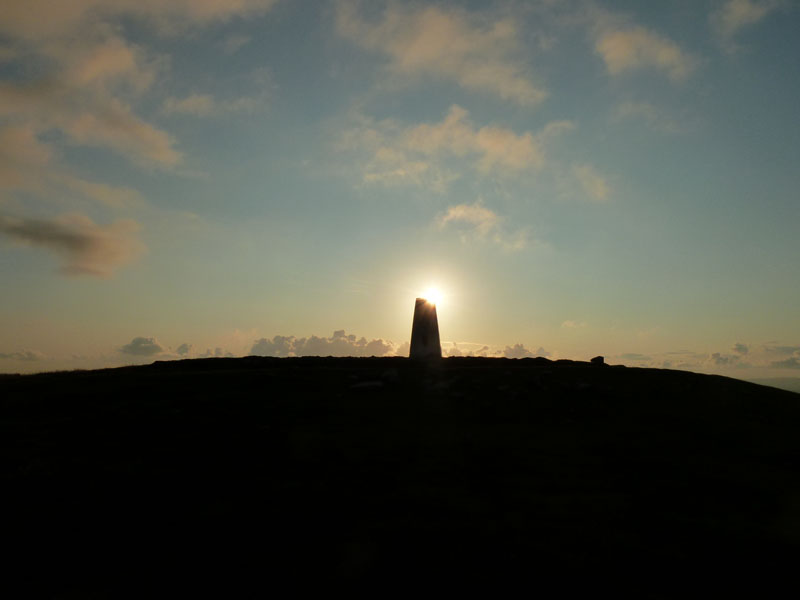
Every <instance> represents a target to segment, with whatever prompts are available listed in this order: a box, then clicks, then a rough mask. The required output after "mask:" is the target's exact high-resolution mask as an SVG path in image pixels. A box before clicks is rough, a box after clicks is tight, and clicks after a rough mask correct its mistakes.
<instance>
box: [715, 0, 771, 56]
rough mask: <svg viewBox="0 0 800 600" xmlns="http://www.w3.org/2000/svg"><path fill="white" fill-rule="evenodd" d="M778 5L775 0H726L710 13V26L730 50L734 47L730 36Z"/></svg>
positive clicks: (762, 17) (760, 18) (756, 21)
mask: <svg viewBox="0 0 800 600" xmlns="http://www.w3.org/2000/svg"><path fill="white" fill-rule="evenodd" d="M779 6H780V2H779V1H777V0H727V1H726V2H725V3H724V4H723V5H722V6H721V7H720V8H719V9H718V10H716V11H714V12H713V13H711V17H710V19H711V26H712V28H713V29H714V31H715V32H716V33H717V35H718V36H720V38H721V40H722V41H723V43H725V44H726V45H728V47H729V49H731V50H732V49H735V48H734V46H732V45H731V38H733V37H734V36H735V35H736V34H737V33H739V31H741V30H742V29H744V28H746V27H749V26H751V25H755V24H756V23H758V22H759V21H761V20H762V19H764V17H766V16H767V15H768V14H770V13H771V12H773V11H774V10H775V9H777V8H779Z"/></svg>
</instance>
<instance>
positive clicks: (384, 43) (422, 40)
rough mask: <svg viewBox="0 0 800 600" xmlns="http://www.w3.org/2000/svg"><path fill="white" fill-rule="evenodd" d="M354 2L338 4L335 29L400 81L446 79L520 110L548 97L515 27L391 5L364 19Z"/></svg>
mask: <svg viewBox="0 0 800 600" xmlns="http://www.w3.org/2000/svg"><path fill="white" fill-rule="evenodd" d="M362 12H363V9H362V5H361V3H359V2H356V1H350V0H342V1H340V2H338V3H337V11H336V29H337V31H338V32H339V34H340V35H342V36H343V37H345V38H347V39H349V40H351V41H353V42H354V43H356V44H358V45H360V46H361V47H363V48H365V49H368V50H372V51H375V52H379V53H381V54H383V55H384V56H386V57H387V58H388V59H389V70H390V72H391V74H392V76H393V77H397V76H401V75H402V76H430V77H438V78H447V79H450V80H452V81H454V82H456V83H457V84H458V85H460V86H461V87H462V88H464V89H466V90H470V91H479V92H484V93H488V94H492V95H497V96H499V97H500V98H503V99H505V100H508V101H511V102H515V103H517V104H520V105H522V106H535V105H537V104H539V103H540V102H542V100H544V99H545V98H546V96H547V93H546V92H545V90H544V89H543V88H542V87H541V86H539V85H537V84H536V83H534V82H533V80H532V78H531V77H530V75H529V74H528V68H527V66H526V64H525V61H524V56H525V52H524V49H523V47H522V44H521V40H520V34H519V31H518V29H517V25H516V23H515V22H514V21H513V20H511V19H508V18H504V19H492V18H488V17H486V16H483V15H481V14H477V13H472V12H469V11H466V10H462V9H457V8H452V7H442V6H427V7H419V6H413V5H407V4H403V3H390V4H389V5H388V7H387V8H386V9H385V11H384V12H383V14H382V15H381V16H380V18H379V19H377V20H366V19H364V18H362Z"/></svg>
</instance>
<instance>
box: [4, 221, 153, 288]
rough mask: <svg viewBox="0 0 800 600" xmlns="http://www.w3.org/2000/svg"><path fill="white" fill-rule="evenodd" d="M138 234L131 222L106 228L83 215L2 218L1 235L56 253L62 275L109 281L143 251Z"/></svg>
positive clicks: (116, 223)
mask: <svg viewBox="0 0 800 600" xmlns="http://www.w3.org/2000/svg"><path fill="white" fill-rule="evenodd" d="M138 230H139V225H138V224H137V223H136V222H135V221H132V220H119V221H116V222H114V223H112V224H110V225H105V226H104V225H98V224H96V223H94V222H93V221H92V220H91V219H90V218H89V217H87V216H84V215H65V216H62V217H59V218H57V219H53V220H43V219H24V218H16V217H10V216H0V233H4V234H6V235H7V236H9V237H10V238H11V239H12V240H14V241H16V242H19V243H22V244H26V245H31V246H35V247H40V248H45V249H47V250H50V251H51V252H53V253H55V254H56V255H57V256H58V257H59V258H60V259H61V261H62V266H61V268H60V271H61V273H63V274H65V275H70V276H77V275H89V276H93V277H102V278H107V277H110V276H111V275H112V274H113V273H114V270H115V269H117V268H118V267H120V266H122V265H124V264H126V263H129V262H131V261H133V260H134V259H135V258H137V257H138V256H139V255H140V254H141V253H142V251H143V250H144V245H143V244H142V243H141V242H140V241H139V239H138V238H137V237H136V233H137V231H138Z"/></svg>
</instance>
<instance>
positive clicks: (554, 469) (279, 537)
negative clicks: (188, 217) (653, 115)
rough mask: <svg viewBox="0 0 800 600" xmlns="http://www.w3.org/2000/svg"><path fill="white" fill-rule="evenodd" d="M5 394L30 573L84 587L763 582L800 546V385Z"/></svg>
mask: <svg viewBox="0 0 800 600" xmlns="http://www.w3.org/2000/svg"><path fill="white" fill-rule="evenodd" d="M0 398H2V402H1V403H0V427H1V428H2V429H0V433H1V434H2V439H3V446H4V451H3V454H2V457H3V458H2V461H3V462H2V477H3V483H4V488H5V489H7V490H8V493H7V494H6V499H7V501H8V503H9V507H10V508H9V512H8V513H7V514H12V515H14V518H13V519H12V520H11V523H10V525H8V527H7V529H8V531H7V533H8V534H9V535H10V536H11V537H10V538H9V539H13V540H14V545H15V548H16V556H15V561H16V563H15V565H16V566H15V568H14V570H15V572H16V573H17V574H18V575H19V576H20V578H22V579H25V580H26V581H27V585H28V586H30V589H43V590H45V591H47V592H52V593H53V594H56V593H57V594H58V595H60V597H69V595H70V594H71V593H74V594H75V596H76V597H78V596H81V595H85V594H86V593H87V592H93V593H97V594H99V595H100V596H102V595H103V594H106V593H107V594H108V595H109V597H118V596H120V595H124V594H123V592H130V591H131V590H133V589H139V587H138V586H140V585H141V586H143V587H144V588H145V589H152V588H148V586H149V585H155V584H153V583H152V582H154V581H156V576H157V575H160V577H159V579H160V578H161V577H163V576H166V577H167V579H168V580H169V581H170V582H171V584H172V585H173V586H177V588H176V589H179V590H184V591H185V590H187V589H189V588H192V587H198V586H199V587H201V588H205V587H207V586H211V585H221V586H222V589H224V590H227V591H230V589H231V588H232V587H235V588H238V589H239V592H241V591H242V590H250V589H261V590H262V591H263V590H264V589H267V588H269V587H270V586H271V585H273V583H274V582H277V581H281V582H284V583H286V582H290V583H292V584H293V585H294V586H306V585H316V584H321V585H323V584H324V585H341V584H347V585H372V586H375V585H378V586H384V587H386V586H388V588H392V587H396V586H399V585H407V584H412V583H413V582H421V581H423V580H425V581H429V580H435V581H438V582H439V583H442V584H444V585H446V586H448V587H449V588H451V589H452V588H453V587H454V586H455V587H459V586H465V587H466V586H475V585H480V584H486V585H492V586H496V585H498V584H501V583H502V582H511V581H529V582H530V581H536V582H538V583H537V585H538V586H539V587H538V588H537V589H540V590H541V589H546V588H548V587H549V586H551V585H552V586H553V589H554V590H561V591H566V590H574V591H579V590H580V591H590V590H592V589H594V586H596V585H597V582H598V581H599V580H598V579H597V578H598V577H600V578H602V579H603V580H605V581H611V582H614V585H615V586H616V588H615V589H617V590H618V591H620V593H622V591H627V592H631V593H635V594H637V595H644V596H648V595H653V596H655V597H660V596H659V594H661V595H665V596H678V595H683V596H685V595H686V594H685V593H682V592H685V585H686V584H687V582H688V581H690V580H693V579H695V578H696V577H701V578H702V579H703V580H704V581H706V582H707V583H708V584H709V585H711V586H712V587H711V588H710V589H711V590H715V591H717V592H718V591H720V590H721V589H722V588H724V587H726V586H727V587H730V588H735V589H737V590H739V591H741V589H742V588H743V587H746V586H748V585H753V586H754V587H753V590H755V591H763V590H764V587H765V586H768V585H770V584H771V583H776V582H777V581H778V578H780V576H781V575H782V574H783V573H788V572H790V571H791V567H792V566H793V564H794V558H795V556H796V555H797V550H798V548H799V547H800V477H799V475H800V441H798V440H799V439H800V438H799V437H798V431H800V403H798V400H800V396H798V395H797V394H792V393H789V392H784V391H781V390H776V389H771V388H766V387H762V386H758V385H755V384H749V383H745V382H741V381H738V380H733V379H727V378H724V377H718V376H707V375H698V374H693V373H686V372H679V371H667V370H655V369H626V368H622V367H607V366H596V365H589V364H588V363H579V362H571V361H557V362H551V361H548V360H546V359H524V360H516V361H514V360H505V359H476V358H448V359H444V360H442V361H441V362H440V363H436V364H434V365H421V364H415V363H413V362H411V361H409V360H407V359H402V358H389V359H339V358H296V359H270V358H256V357H250V358H245V359H205V360H192V361H179V362H170V363H155V364H153V365H150V366H145V367H126V368H122V369H109V370H102V371H88V372H74V373H55V374H42V375H36V376H24V377H13V376H7V377H1V378H0ZM32 566H33V567H35V568H31V567H32ZM43 573H45V574H46V576H45V575H43ZM576 573H580V574H581V576H575V574H576ZM561 574H567V575H561ZM569 574H572V575H569ZM590 574H592V575H590ZM761 574H763V575H761ZM751 575H758V576H757V577H756V578H755V579H753V578H752V577H750V576H751ZM145 582H151V583H145ZM270 582H272V583H270ZM264 586H266V588H265V587H264ZM373 589H383V588H373ZM693 589H695V591H699V590H701V588H693Z"/></svg>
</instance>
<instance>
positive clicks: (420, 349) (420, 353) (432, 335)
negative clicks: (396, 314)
mask: <svg viewBox="0 0 800 600" xmlns="http://www.w3.org/2000/svg"><path fill="white" fill-rule="evenodd" d="M409 356H410V357H411V358H423V359H425V358H441V357H442V345H441V342H439V320H438V319H437V318H436V305H435V304H434V303H433V302H429V301H428V300H426V299H425V298H417V302H416V304H415V305H414V323H413V325H412V326H411V352H410V353H409Z"/></svg>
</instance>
